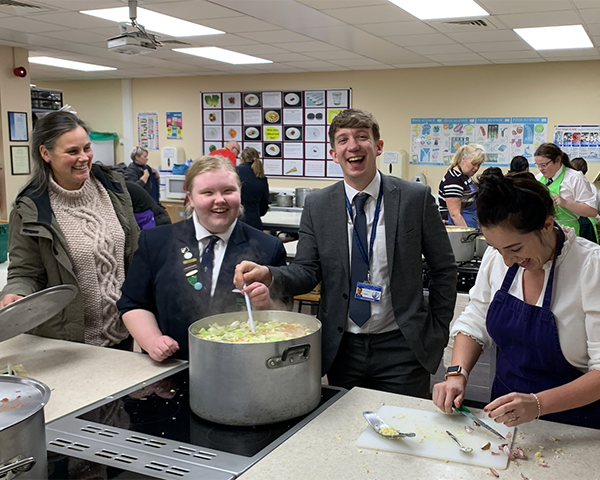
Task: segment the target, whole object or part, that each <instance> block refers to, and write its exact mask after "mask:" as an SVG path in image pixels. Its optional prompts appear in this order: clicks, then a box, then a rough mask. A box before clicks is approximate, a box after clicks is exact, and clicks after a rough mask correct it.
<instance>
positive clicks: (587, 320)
mask: <svg viewBox="0 0 600 480" xmlns="http://www.w3.org/2000/svg"><path fill="white" fill-rule="evenodd" d="M562 228H563V230H564V231H565V234H566V237H567V238H566V239H565V244H564V247H563V249H562V252H561V253H560V255H559V256H558V258H557V260H556V268H555V270H554V289H553V290H554V292H553V295H552V302H551V304H550V309H551V310H552V312H553V313H554V316H555V317H556V326H557V329H558V338H559V342H560V347H561V349H562V352H563V355H564V356H565V358H566V359H567V361H568V362H569V363H570V364H571V365H573V366H575V367H576V368H578V369H579V370H581V371H582V372H587V371H588V370H600V245H596V244H594V243H592V242H589V241H588V240H585V239H582V238H579V237H577V236H576V235H575V230H574V229H572V228H569V227H562ZM551 267H552V261H548V262H546V264H545V265H544V267H543V268H544V272H545V278H544V287H543V289H542V293H541V294H540V298H539V299H538V301H537V303H536V305H537V306H538V307H541V306H542V303H543V300H544V292H545V290H546V285H547V283H548V276H549V274H550V268H551ZM507 271H508V267H507V266H506V265H505V264H504V260H503V259H502V255H500V253H499V252H498V250H496V249H495V248H493V247H489V248H488V249H487V250H486V252H485V255H484V256H483V260H482V263H481V268H480V269H479V273H478V274H477V280H476V281H475V286H474V287H473V288H472V289H471V291H470V292H469V295H470V297H471V301H470V302H469V305H468V306H467V308H466V309H465V310H464V312H463V313H462V314H461V315H460V317H459V318H458V319H457V320H456V322H455V323H454V326H453V327H452V331H451V332H450V336H451V337H455V336H456V335H457V334H458V333H463V334H464V335H467V336H470V337H472V338H474V339H475V340H476V341H477V342H478V343H480V344H481V345H482V346H483V347H486V348H489V347H491V346H492V344H493V340H492V339H491V337H490V336H489V334H488V332H487V329H486V316H487V311H488V308H489V305H490V303H491V301H492V300H493V298H494V295H495V294H496V292H497V291H498V290H500V288H501V287H502V281H503V280H504V276H505V275H506V272H507ZM523 271H524V270H523V269H522V268H519V270H518V271H517V275H516V276H515V279H514V280H513V283H512V285H511V287H510V289H509V293H510V294H511V295H513V296H515V297H517V298H519V299H520V300H523Z"/></svg>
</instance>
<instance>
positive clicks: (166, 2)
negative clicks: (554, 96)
mask: <svg viewBox="0 0 600 480" xmlns="http://www.w3.org/2000/svg"><path fill="white" fill-rule="evenodd" d="M16 1H17V0H15V2H16ZM415 1H419V0H415ZM18 2H19V3H26V4H29V5H34V6H37V7H40V8H15V7H11V6H6V5H3V4H4V3H7V2H5V1H3V2H0V3H2V4H0V45H6V46H13V47H22V48H26V49H28V50H29V51H30V55H32V56H38V55H46V56H53V57H59V58H64V59H68V60H75V61H80V62H88V63H95V64H99V65H105V66H110V67H116V68H117V70H114V71H108V72H78V71H75V70H67V69H63V68H56V67H48V66H43V65H35V64H30V73H31V79H32V81H34V82H35V81H43V80H80V79H107V78H147V77H169V76H195V75H227V74H249V73H296V72H328V71H349V70H377V69H393V68H416V67H439V66H450V65H453V66H454V65H486V64H504V63H532V62H556V61H571V60H598V59H600V51H599V49H598V47H599V46H600V0H514V1H513V0H477V3H479V4H480V5H481V6H482V7H483V8H484V9H485V10H486V11H488V12H489V13H490V16H489V17H482V19H483V20H484V21H485V22H486V23H487V24H488V26H487V27H476V26H466V27H450V26H448V25H447V24H446V23H444V22H442V21H420V20H417V19H416V18H415V17H413V16H411V15H410V14H408V13H406V12H405V11H404V10H402V9H400V8H398V7H396V6H395V5H393V4H391V3H389V2H388V1H387V0H143V1H142V0H140V1H139V2H138V5H139V7H141V8H146V9H148V10H153V11H156V12H160V13H164V14H168V15H172V16H175V17H178V18H181V19H184V20H189V21H192V22H196V23H199V24H201V25H205V26H208V27H213V28H216V29H219V30H224V31H225V32H227V33H226V34H225V35H214V36H203V37H184V38H179V39H178V40H181V41H184V42H187V43H189V44H191V45H192V46H217V47H223V48H227V49H230V50H234V51H236V52H241V53H246V54H249V55H255V56H258V57H262V58H266V59H268V60H272V61H273V63H272V64H261V65H229V64H226V63H222V62H216V61H213V60H207V59H202V58H198V57H192V56H190V55H186V54H183V53H178V52H174V51H172V50H170V48H169V46H165V47H162V48H159V49H158V50H157V51H154V52H152V53H148V54H145V55H119V54H117V53H113V52H109V51H108V48H107V45H106V39H107V38H109V37H113V36H116V35H118V34H119V28H118V25H117V24H116V23H113V22H109V21H107V20H102V19H99V18H95V17H90V16H88V15H83V14H80V13H79V12H78V11H79V10H83V9H91V8H110V7H123V6H125V5H126V4H127V1H126V0H94V1H93V2H91V1H89V0H88V1H85V0H32V1H29V0H18ZM8 3H10V1H9V2H8ZM453 20H455V19H453ZM470 20H473V19H470ZM445 22H447V21H445ZM574 24H581V25H583V27H584V28H585V30H586V31H587V33H588V35H589V36H590V38H591V40H592V42H593V43H594V48H589V49H577V50H548V51H541V52H536V51H535V50H533V49H532V48H531V47H530V46H529V45H528V44H527V43H525V42H524V41H523V40H521V38H520V37H519V36H518V35H517V34H516V33H514V32H513V31H512V29H513V28H520V27H540V26H555V25H574ZM166 39H169V37H165V36H163V37H161V40H166ZM171 48H176V46H175V47H171ZM15 66H18V65H15Z"/></svg>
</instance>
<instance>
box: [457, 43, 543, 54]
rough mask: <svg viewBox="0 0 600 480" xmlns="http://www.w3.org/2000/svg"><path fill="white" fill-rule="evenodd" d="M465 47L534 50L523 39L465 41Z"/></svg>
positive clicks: (480, 50) (482, 50)
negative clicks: (512, 40)
mask: <svg viewBox="0 0 600 480" xmlns="http://www.w3.org/2000/svg"><path fill="white" fill-rule="evenodd" d="M464 46H465V47H467V48H469V49H471V50H472V51H474V52H477V53H480V52H512V51H515V50H527V51H531V52H532V51H534V50H533V49H532V48H531V46H530V45H528V44H527V43H525V42H524V41H523V40H521V41H515V42H481V43H465V44H464Z"/></svg>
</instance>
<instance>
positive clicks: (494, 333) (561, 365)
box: [486, 227, 600, 428]
mask: <svg viewBox="0 0 600 480" xmlns="http://www.w3.org/2000/svg"><path fill="white" fill-rule="evenodd" d="M558 233H559V235H558V245H557V248H556V254H555V256H554V261H553V263H552V268H551V270H550V276H549V277H548V284H547V286H546V291H545V293H544V301H543V304H542V307H538V306H536V305H530V304H528V303H526V302H524V301H522V300H519V299H518V298H516V297H514V296H512V295H510V294H509V293H508V290H509V288H510V286H511V285H512V282H513V280H514V278H515V276H516V274H517V271H518V269H519V265H518V264H516V263H515V264H514V265H513V266H512V267H510V268H509V269H508V272H507V273H506V276H505V277H504V281H503V283H502V288H501V289H500V290H498V291H497V292H496V294H495V295H494V299H493V300H492V303H491V304H490V308H489V310H488V314H487V317H486V324H487V330H488V333H489V334H490V336H491V337H492V339H493V340H494V342H495V343H496V345H497V346H498V356H497V359H496V377H495V378H494V384H493V386H492V399H496V398H498V397H501V396H502V395H506V394H508V393H510V392H521V393H532V392H533V393H538V392H541V391H543V390H548V389H550V388H555V387H559V386H561V385H564V384H566V383H569V382H572V381H573V380H576V379H577V378H579V377H580V376H581V375H583V373H582V372H581V371H580V370H578V369H577V368H575V367H574V366H573V365H571V364H570V363H569V362H568V361H567V359H566V358H565V356H564V355H563V353H562V350H561V348H560V343H559V340H558V330H557V328H556V322H555V318H554V314H553V313H552V311H551V310H550V302H551V300H552V285H553V283H554V268H555V266H556V257H557V256H558V252H560V250H561V249H562V246H563V244H564V241H565V234H564V232H563V230H562V228H560V227H559V228H558ZM542 419H543V420H551V421H555V422H560V423H567V424H571V425H579V426H582V427H590V428H600V401H597V402H594V403H591V404H589V405H586V406H584V407H580V408H575V409H572V410H567V411H564V412H558V413H552V414H549V415H544V416H543V417H542Z"/></svg>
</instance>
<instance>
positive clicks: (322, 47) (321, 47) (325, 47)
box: [277, 40, 339, 53]
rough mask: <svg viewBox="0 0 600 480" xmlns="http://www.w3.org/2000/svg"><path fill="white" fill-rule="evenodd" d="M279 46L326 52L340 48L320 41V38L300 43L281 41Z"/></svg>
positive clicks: (296, 50) (287, 48)
mask: <svg viewBox="0 0 600 480" xmlns="http://www.w3.org/2000/svg"><path fill="white" fill-rule="evenodd" d="M277 46H278V47H280V48H284V49H285V50H290V51H292V52H299V53H303V52H326V51H330V50H339V48H338V47H336V46H335V45H329V44H328V43H325V42H320V41H318V40H313V41H310V42H298V43H286V42H283V43H279V44H277Z"/></svg>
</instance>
